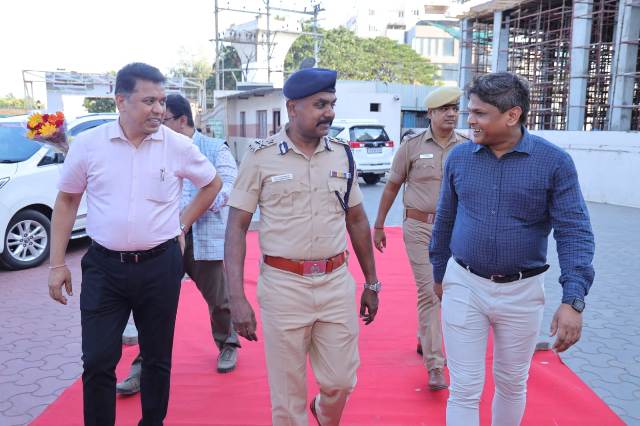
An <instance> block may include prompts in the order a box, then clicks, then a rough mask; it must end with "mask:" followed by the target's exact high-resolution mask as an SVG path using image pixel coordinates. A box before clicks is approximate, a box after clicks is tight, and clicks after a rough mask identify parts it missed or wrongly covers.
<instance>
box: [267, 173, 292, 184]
mask: <svg viewBox="0 0 640 426" xmlns="http://www.w3.org/2000/svg"><path fill="white" fill-rule="evenodd" d="M291 179H293V173H287V174H285V175H278V176H271V182H281V181H283V180H291Z"/></svg>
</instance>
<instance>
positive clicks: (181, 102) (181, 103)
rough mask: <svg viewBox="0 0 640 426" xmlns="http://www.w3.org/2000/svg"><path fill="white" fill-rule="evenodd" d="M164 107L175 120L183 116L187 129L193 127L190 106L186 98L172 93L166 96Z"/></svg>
mask: <svg viewBox="0 0 640 426" xmlns="http://www.w3.org/2000/svg"><path fill="white" fill-rule="evenodd" d="M165 105H166V106H167V109H168V110H169V111H171V114H173V116H174V117H175V118H180V117H182V116H183V115H184V116H185V117H187V125H188V126H189V127H194V126H195V125H194V123H193V114H192V113H191V104H189V100H187V98H185V97H184V96H182V95H179V94H177V93H172V94H170V95H169V96H167V101H166V104H165Z"/></svg>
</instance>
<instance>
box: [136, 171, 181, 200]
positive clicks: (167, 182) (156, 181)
mask: <svg viewBox="0 0 640 426" xmlns="http://www.w3.org/2000/svg"><path fill="white" fill-rule="evenodd" d="M143 183H144V187H145V191H144V194H145V198H146V199H147V200H151V201H155V202H156V203H171V202H173V201H175V200H176V199H177V198H178V196H179V195H180V192H181V191H180V190H181V185H180V178H178V177H177V176H176V175H175V174H174V173H173V171H170V170H167V169H162V168H158V169H152V170H150V171H149V172H148V173H147V174H146V176H144V178H143Z"/></svg>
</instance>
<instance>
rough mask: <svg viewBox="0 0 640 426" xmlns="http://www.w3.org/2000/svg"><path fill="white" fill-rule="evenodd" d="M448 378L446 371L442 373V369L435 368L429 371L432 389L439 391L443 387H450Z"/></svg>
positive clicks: (430, 387)
mask: <svg viewBox="0 0 640 426" xmlns="http://www.w3.org/2000/svg"><path fill="white" fill-rule="evenodd" d="M448 387H449V385H448V384H447V381H446V379H445V378H444V373H442V369H440V368H434V369H433V370H431V371H429V389H431V390H432V391H438V390H442V389H446V388H448Z"/></svg>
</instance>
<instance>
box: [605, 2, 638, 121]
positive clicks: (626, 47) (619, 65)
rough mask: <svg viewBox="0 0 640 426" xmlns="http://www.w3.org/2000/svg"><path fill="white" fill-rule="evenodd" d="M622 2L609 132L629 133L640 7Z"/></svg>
mask: <svg viewBox="0 0 640 426" xmlns="http://www.w3.org/2000/svg"><path fill="white" fill-rule="evenodd" d="M629 3H630V2H628V1H627V0H620V5H619V7H618V16H617V26H616V30H615V33H614V40H613V43H614V45H613V51H614V54H613V63H612V65H611V78H612V83H613V87H612V91H611V93H612V96H609V105H610V108H609V112H610V116H609V130H622V131H626V130H629V129H630V128H631V113H632V108H631V105H633V86H634V80H635V78H634V77H635V76H634V75H633V73H635V72H636V63H637V60H638V45H637V44H636V43H637V41H638V38H640V5H637V4H636V5H635V6H633V5H631V4H629Z"/></svg>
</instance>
